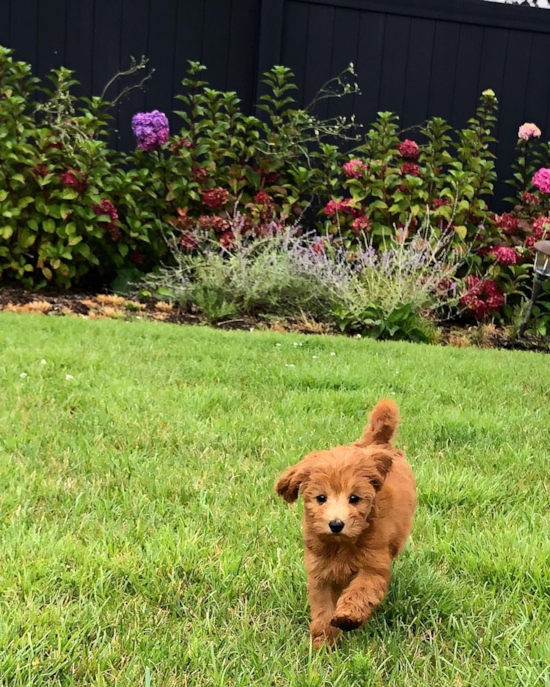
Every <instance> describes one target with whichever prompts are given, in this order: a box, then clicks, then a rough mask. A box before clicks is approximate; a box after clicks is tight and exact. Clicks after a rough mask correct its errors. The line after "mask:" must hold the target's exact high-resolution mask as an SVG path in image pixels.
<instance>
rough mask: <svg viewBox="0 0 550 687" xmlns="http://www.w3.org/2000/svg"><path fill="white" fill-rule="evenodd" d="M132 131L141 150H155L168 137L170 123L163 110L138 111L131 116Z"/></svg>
mask: <svg viewBox="0 0 550 687" xmlns="http://www.w3.org/2000/svg"><path fill="white" fill-rule="evenodd" d="M132 131H133V132H134V136H135V137H136V139H137V145H138V148H140V149H141V150H156V149H157V148H159V147H160V146H161V145H163V144H164V143H166V141H167V140H168V138H169V137H170V124H169V123H168V118H167V117H166V115H165V114H164V113H163V112H159V111H158V110H153V112H138V113H137V114H135V115H134V116H133V118H132Z"/></svg>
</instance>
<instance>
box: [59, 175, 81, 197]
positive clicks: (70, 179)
mask: <svg viewBox="0 0 550 687" xmlns="http://www.w3.org/2000/svg"><path fill="white" fill-rule="evenodd" d="M59 178H60V179H61V183H62V184H63V186H68V187H69V188H74V189H75V191H78V193H84V191H85V190H86V189H87V188H88V177H87V176H86V174H82V172H79V171H78V170H73V169H69V170H67V171H66V172H63V173H62V174H60V175H59Z"/></svg>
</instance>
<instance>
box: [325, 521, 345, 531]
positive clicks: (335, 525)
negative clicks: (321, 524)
mask: <svg viewBox="0 0 550 687" xmlns="http://www.w3.org/2000/svg"><path fill="white" fill-rule="evenodd" d="M328 526H329V527H330V531H331V532H334V534H338V533H339V532H341V531H342V530H343V529H344V523H343V522H342V520H331V521H330V522H329V524H328Z"/></svg>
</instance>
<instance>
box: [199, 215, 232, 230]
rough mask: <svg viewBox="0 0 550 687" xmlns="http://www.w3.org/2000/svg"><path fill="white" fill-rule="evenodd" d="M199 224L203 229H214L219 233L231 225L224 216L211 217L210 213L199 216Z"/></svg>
mask: <svg viewBox="0 0 550 687" xmlns="http://www.w3.org/2000/svg"><path fill="white" fill-rule="evenodd" d="M199 224H200V225H201V227H202V229H212V230H213V231H215V232H216V233H218V234H223V233H224V232H225V231H227V230H228V229H229V226H230V225H229V222H228V221H227V220H226V219H224V218H223V217H210V215H202V216H201V217H199Z"/></svg>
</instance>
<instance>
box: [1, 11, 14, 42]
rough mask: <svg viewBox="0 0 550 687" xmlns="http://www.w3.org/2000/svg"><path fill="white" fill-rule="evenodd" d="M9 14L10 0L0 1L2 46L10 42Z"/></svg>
mask: <svg viewBox="0 0 550 687" xmlns="http://www.w3.org/2000/svg"><path fill="white" fill-rule="evenodd" d="M10 14H11V2H10V0H4V1H3V2H0V45H1V46H2V47H7V46H9V44H10V23H11V22H10Z"/></svg>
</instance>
